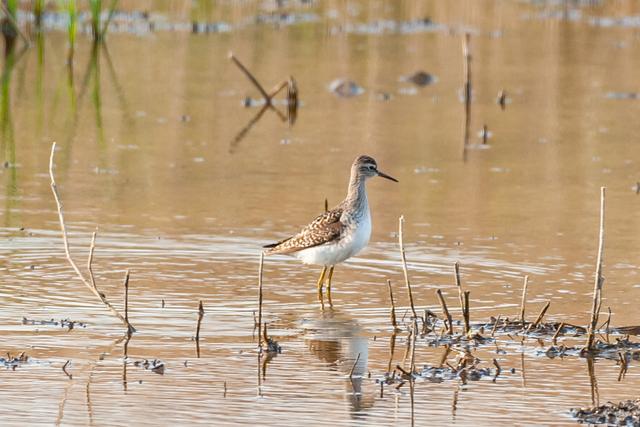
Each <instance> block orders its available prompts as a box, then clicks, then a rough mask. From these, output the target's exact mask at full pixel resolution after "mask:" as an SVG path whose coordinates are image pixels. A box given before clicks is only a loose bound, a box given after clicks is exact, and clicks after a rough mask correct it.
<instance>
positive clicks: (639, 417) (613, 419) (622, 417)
mask: <svg viewBox="0 0 640 427" xmlns="http://www.w3.org/2000/svg"><path fill="white" fill-rule="evenodd" d="M571 415H573V417H574V418H575V419H576V420H577V421H578V422H579V423H586V424H606V425H614V426H640V399H636V400H625V401H623V402H619V403H612V402H607V403H605V404H604V405H600V406H594V407H591V408H579V409H571Z"/></svg>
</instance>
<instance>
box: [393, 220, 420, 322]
mask: <svg viewBox="0 0 640 427" xmlns="http://www.w3.org/2000/svg"><path fill="white" fill-rule="evenodd" d="M403 226H404V216H401V217H400V218H399V219H398V242H399V244H400V256H401V258H402V271H403V272H404V282H405V284H406V286H407V294H408V295H409V303H411V312H412V313H413V318H414V319H415V318H416V317H418V315H417V314H416V308H415V307H414V305H413V294H412V293H411V283H410V282H409V271H408V270H407V257H406V255H405V252H404V241H403V238H402V229H403V228H404V227H403Z"/></svg>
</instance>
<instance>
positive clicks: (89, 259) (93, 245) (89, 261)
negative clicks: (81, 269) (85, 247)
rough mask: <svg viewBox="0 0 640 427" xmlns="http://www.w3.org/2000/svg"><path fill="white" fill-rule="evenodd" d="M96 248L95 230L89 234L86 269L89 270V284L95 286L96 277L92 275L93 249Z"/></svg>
mask: <svg viewBox="0 0 640 427" xmlns="http://www.w3.org/2000/svg"><path fill="white" fill-rule="evenodd" d="M95 248H96V232H95V231H94V232H93V234H92V235H91V245H90V246H89V256H88V257H87V271H89V281H90V282H91V285H92V286H93V287H94V288H95V287H96V279H95V278H94V277H93V267H92V264H93V251H94V250H95Z"/></svg>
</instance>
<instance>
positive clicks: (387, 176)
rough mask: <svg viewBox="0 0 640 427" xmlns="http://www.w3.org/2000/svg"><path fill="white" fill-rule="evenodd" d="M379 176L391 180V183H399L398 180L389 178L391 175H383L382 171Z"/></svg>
mask: <svg viewBox="0 0 640 427" xmlns="http://www.w3.org/2000/svg"><path fill="white" fill-rule="evenodd" d="M378 176H381V177H383V178H387V179H390V180H391V181H393V182H398V180H397V179H395V178H394V177H392V176H389V175H387V174H386V173H383V172H380V171H378Z"/></svg>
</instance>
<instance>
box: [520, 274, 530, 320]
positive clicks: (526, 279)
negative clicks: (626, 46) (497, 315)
mask: <svg viewBox="0 0 640 427" xmlns="http://www.w3.org/2000/svg"><path fill="white" fill-rule="evenodd" d="M528 284H529V276H524V285H523V286H522V302H521V303H520V320H521V321H522V326H523V327H524V306H525V304H526V302H527V285H528Z"/></svg>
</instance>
